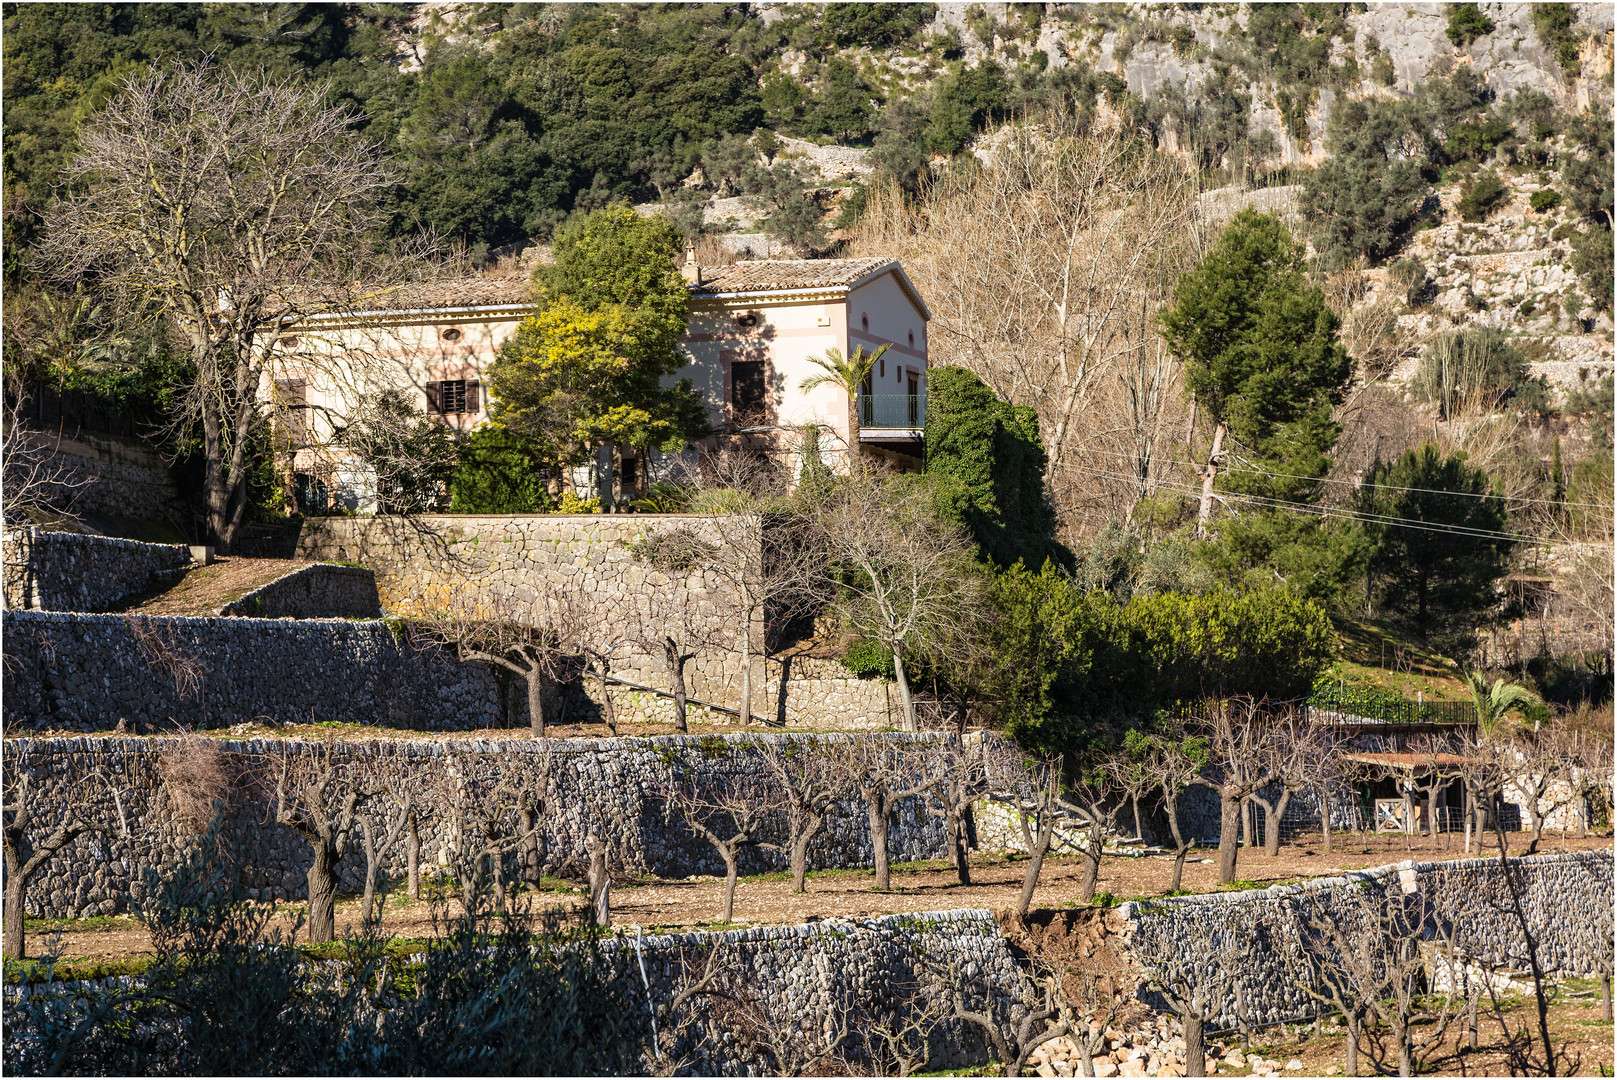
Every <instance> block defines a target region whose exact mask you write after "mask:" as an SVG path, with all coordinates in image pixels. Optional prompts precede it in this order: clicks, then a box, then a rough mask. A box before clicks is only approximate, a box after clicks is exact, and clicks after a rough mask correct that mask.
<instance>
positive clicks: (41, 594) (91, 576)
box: [0, 528, 191, 611]
mask: <svg viewBox="0 0 1617 1080" xmlns="http://www.w3.org/2000/svg"><path fill="white" fill-rule="evenodd" d="M0 549H3V552H4V566H5V577H4V582H5V606H6V608H7V609H9V610H12V611H16V610H21V609H33V610H36V611H105V610H107V609H108V608H110V607H112V606H114V605H115V604H117V603H118V601H120V600H123V599H125V598H127V597H130V596H135V595H138V594H140V593H143V592H146V591H147V590H149V589H151V588H153V587H155V586H156V585H157V584H159V583H163V582H167V581H170V580H172V579H173V577H174V576H176V575H178V574H180V573H183V572H184V571H185V569H186V568H187V567H189V566H190V565H191V552H190V549H189V548H187V547H186V546H185V545H183V544H145V543H141V542H139V541H137V540H120V539H118V538H117V537H112V536H92V535H87V534H83V533H69V532H47V531H45V530H43V529H37V528H24V529H14V530H12V531H10V532H7V533H5V534H4V536H3V537H0Z"/></svg>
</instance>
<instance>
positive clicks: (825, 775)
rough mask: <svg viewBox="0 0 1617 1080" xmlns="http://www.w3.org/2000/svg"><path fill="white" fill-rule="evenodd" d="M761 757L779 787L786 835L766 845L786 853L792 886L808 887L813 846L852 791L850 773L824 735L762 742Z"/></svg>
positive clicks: (794, 890) (805, 889)
mask: <svg viewBox="0 0 1617 1080" xmlns="http://www.w3.org/2000/svg"><path fill="white" fill-rule="evenodd" d="M758 759H759V762H760V763H761V764H762V765H763V771H764V773H765V774H767V775H768V776H769V777H770V780H771V782H772V784H773V786H774V788H775V789H776V790H777V791H778V792H779V795H780V802H781V805H782V809H783V810H784V811H785V815H784V816H785V825H786V838H785V840H784V841H783V842H782V843H779V844H776V843H763V844H762V845H761V846H762V847H765V848H767V849H769V850H771V851H777V852H780V853H782V854H784V855H785V856H786V860H787V863H788V865H789V866H790V867H791V871H792V891H793V892H798V893H800V892H806V891H807V886H806V879H807V874H808V849H809V845H810V844H811V843H813V842H814V838H815V837H816V836H818V835H819V834H820V830H821V829H823V828H824V827H825V819H826V818H827V817H829V816H830V814H831V811H832V810H833V809H835V808H836V805H837V803H838V802H839V801H840V800H841V799H843V798H845V797H847V795H848V794H849V784H848V777H847V774H846V773H845V772H844V771H843V769H842V768H841V767H840V763H839V762H838V760H837V758H836V757H834V756H833V755H832V754H831V753H829V752H827V749H826V746H825V744H824V741H823V740H821V739H810V738H793V739H785V740H782V741H779V742H777V741H773V740H771V741H768V742H761V743H759V745H758Z"/></svg>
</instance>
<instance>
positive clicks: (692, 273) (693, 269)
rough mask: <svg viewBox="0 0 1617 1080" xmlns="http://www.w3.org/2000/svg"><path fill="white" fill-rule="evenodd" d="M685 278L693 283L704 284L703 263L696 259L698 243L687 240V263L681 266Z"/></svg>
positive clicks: (680, 269)
mask: <svg viewBox="0 0 1617 1080" xmlns="http://www.w3.org/2000/svg"><path fill="white" fill-rule="evenodd" d="M679 272H680V273H681V274H684V275H685V280H686V281H688V282H689V283H690V284H692V285H700V284H702V264H701V263H699V262H697V261H696V245H695V244H694V243H692V242H691V241H689V240H687V241H685V265H684V266H682V267H680V268H679Z"/></svg>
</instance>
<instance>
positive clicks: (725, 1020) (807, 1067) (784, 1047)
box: [713, 980, 855, 1076]
mask: <svg viewBox="0 0 1617 1080" xmlns="http://www.w3.org/2000/svg"><path fill="white" fill-rule="evenodd" d="M828 998H829V999H828V1000H827V1001H826V1008H825V1018H824V1020H823V1021H821V1022H820V1023H809V1022H805V1021H804V1019H803V1018H802V1017H801V1016H799V1015H798V1014H797V1013H796V1012H795V1011H792V1010H790V1009H789V1007H788V1006H787V1004H786V999H785V997H784V995H774V994H764V993H761V992H759V991H758V990H757V989H756V988H754V987H751V986H737V985H732V986H731V987H730V988H729V992H728V993H727V994H726V995H725V996H724V997H722V998H715V1000H714V1002H713V1005H714V1008H713V1013H714V1017H715V1019H716V1020H717V1022H718V1024H719V1026H720V1027H721V1028H722V1029H723V1032H724V1037H725V1041H726V1043H727V1044H728V1045H732V1046H735V1047H736V1048H737V1049H738V1050H740V1051H741V1053H742V1055H743V1056H745V1057H751V1058H755V1059H756V1060H758V1061H759V1062H760V1063H765V1064H763V1071H765V1072H767V1074H768V1075H770V1076H820V1075H830V1076H835V1075H848V1074H851V1073H853V1072H854V1071H855V1070H854V1069H853V1068H852V1065H851V1063H850V1062H849V1061H848V1060H847V1049H848V1047H850V1046H851V1045H852V1036H853V1033H854V1019H855V1007H854V1002H853V1000H852V998H853V995H852V992H851V991H850V990H849V989H848V987H847V985H846V983H845V982H842V981H841V980H838V981H836V982H833V983H832V984H831V986H830V988H829V995H828Z"/></svg>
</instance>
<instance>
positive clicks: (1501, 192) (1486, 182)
mask: <svg viewBox="0 0 1617 1080" xmlns="http://www.w3.org/2000/svg"><path fill="white" fill-rule="evenodd" d="M1509 197H1510V188H1508V187H1506V186H1505V182H1504V181H1503V180H1501V179H1499V174H1498V173H1496V172H1494V171H1493V170H1492V169H1482V170H1479V171H1478V172H1477V174H1476V175H1475V176H1473V177H1471V179H1469V180H1467V181H1466V182H1465V183H1464V184H1463V185H1461V187H1460V201H1459V202H1457V203H1456V204H1455V206H1454V208H1455V209H1456V210H1458V211H1459V212H1460V216H1461V217H1462V218H1464V219H1465V220H1466V221H1486V220H1487V218H1488V215H1489V214H1491V213H1492V212H1493V211H1494V209H1495V208H1497V207H1498V206H1499V204H1500V203H1502V202H1504V201H1505V200H1506V199H1508V198H1509Z"/></svg>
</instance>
